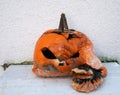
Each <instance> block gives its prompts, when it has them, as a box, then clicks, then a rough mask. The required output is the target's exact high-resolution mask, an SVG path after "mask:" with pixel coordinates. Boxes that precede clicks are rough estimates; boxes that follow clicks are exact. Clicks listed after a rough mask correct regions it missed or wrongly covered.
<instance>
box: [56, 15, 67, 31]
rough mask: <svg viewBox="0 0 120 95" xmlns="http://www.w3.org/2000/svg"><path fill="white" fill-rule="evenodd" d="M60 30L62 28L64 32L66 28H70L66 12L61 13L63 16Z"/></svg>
mask: <svg viewBox="0 0 120 95" xmlns="http://www.w3.org/2000/svg"><path fill="white" fill-rule="evenodd" d="M58 29H59V30H61V31H62V32H64V31H65V30H68V25H67V20H66V17H65V14H64V13H62V14H61V18H60V23H59V28H58Z"/></svg>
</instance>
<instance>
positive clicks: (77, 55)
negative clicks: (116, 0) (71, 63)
mask: <svg viewBox="0 0 120 95" xmlns="http://www.w3.org/2000/svg"><path fill="white" fill-rule="evenodd" d="M76 57H79V52H77V53H75V54H74V55H73V56H72V57H71V58H76Z"/></svg>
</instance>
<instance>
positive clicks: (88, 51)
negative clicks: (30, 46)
mask: <svg viewBox="0 0 120 95" xmlns="http://www.w3.org/2000/svg"><path fill="white" fill-rule="evenodd" d="M32 70H33V72H34V73H35V74H36V75H37V76H40V77H58V76H59V77H60V76H72V77H73V78H72V87H73V88H74V89H75V90H77V91H82V92H90V91H92V90H94V89H96V88H97V87H98V86H100V85H101V84H102V83H103V77H105V76H106V75H107V70H106V68H105V67H104V66H103V65H102V64H101V62H100V60H99V59H98V57H97V56H96V55H95V53H94V48H93V44H92V42H91V41H90V40H89V38H88V37H87V36H86V35H85V34H83V33H81V32H79V31H76V30H74V29H68V25H67V21H66V18H65V15H64V14H62V15H61V19H60V24H59V28H58V29H51V30H48V31H46V32H44V33H43V35H42V36H41V37H40V38H39V39H38V41H37V43H36V46H35V51H34V66H33V69H32Z"/></svg>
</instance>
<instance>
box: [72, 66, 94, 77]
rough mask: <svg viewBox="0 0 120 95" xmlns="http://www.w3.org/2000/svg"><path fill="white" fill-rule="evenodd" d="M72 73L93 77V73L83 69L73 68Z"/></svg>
mask: <svg viewBox="0 0 120 95" xmlns="http://www.w3.org/2000/svg"><path fill="white" fill-rule="evenodd" d="M72 71H73V72H75V73H79V74H90V75H93V71H92V70H91V69H90V70H88V71H86V70H84V69H78V68H74V69H72Z"/></svg>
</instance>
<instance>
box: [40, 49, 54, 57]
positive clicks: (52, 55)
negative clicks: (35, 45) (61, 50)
mask: <svg viewBox="0 0 120 95" xmlns="http://www.w3.org/2000/svg"><path fill="white" fill-rule="evenodd" d="M41 51H42V53H43V55H44V56H45V57H46V58H48V59H56V57H55V55H54V54H53V53H52V52H51V51H50V50H49V49H48V48H46V47H44V48H42V50H41Z"/></svg>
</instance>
